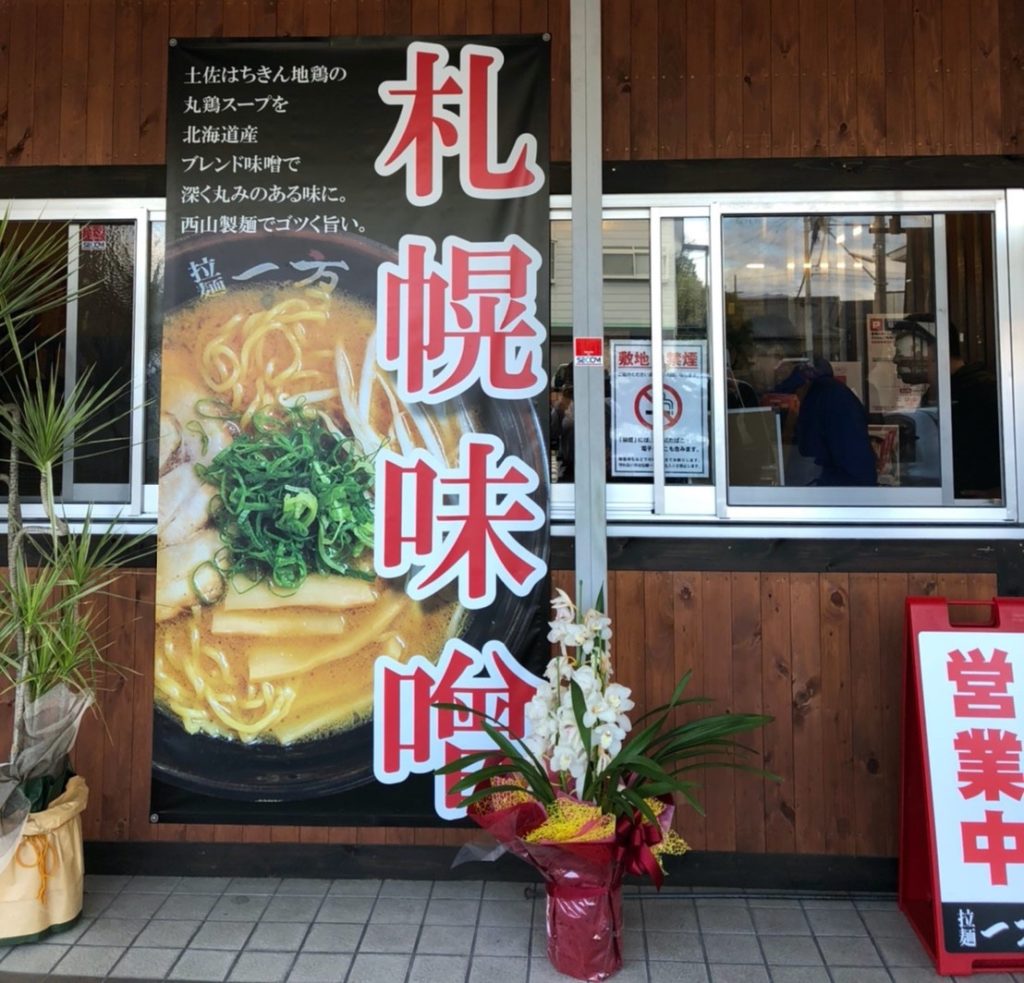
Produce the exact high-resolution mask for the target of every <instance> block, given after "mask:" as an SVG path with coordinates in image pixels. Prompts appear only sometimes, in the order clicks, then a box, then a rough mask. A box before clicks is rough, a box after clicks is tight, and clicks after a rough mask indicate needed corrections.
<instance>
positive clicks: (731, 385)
mask: <svg viewBox="0 0 1024 983" xmlns="http://www.w3.org/2000/svg"><path fill="white" fill-rule="evenodd" d="M1014 194H1016V193H1015V192H1009V193H1004V192H989V193H985V192H948V193H943V194H935V195H932V194H929V193H925V192H900V193H892V194H883V193H867V192H865V193H856V194H854V193H845V194H839V193H828V194H824V193H823V194H820V195H818V196H816V198H815V201H814V208H813V210H812V209H810V208H808V202H807V196H806V195H797V194H786V193H779V194H775V195H761V196H758V198H757V199H756V200H751V199H749V198H747V197H744V196H743V195H739V194H736V195H721V196H716V198H715V199H714V200H710V199H705V200H704V201H701V200H700V198H699V196H696V195H692V196H691V195H686V196H683V195H678V196H648V197H647V198H646V199H640V198H639V197H634V196H617V197H615V198H614V199H610V200H609V201H608V203H607V204H606V207H605V212H604V222H603V234H604V245H603V257H604V258H603V263H604V277H605V285H604V330H605V339H606V342H605V345H606V356H605V358H606V378H607V382H606V387H607V388H606V400H605V402H606V414H605V415H606V423H607V441H608V443H607V460H606V480H607V482H608V518H609V521H612V522H614V521H622V522H631V521H644V522H648V521H650V520H652V519H653V520H656V521H657V520H662V521H664V520H669V521H673V520H674V521H677V522H690V521H695V520H696V521H701V522H707V521H709V520H720V521H727V522H728V521H741V522H771V523H787V524H788V523H805V522H808V521H811V522H813V521H818V522H830V523H834V522H850V523H864V522H882V523H889V522H903V523H918V522H943V523H949V522H970V521H978V520H980V521H986V522H999V521H1006V520H1007V519H1015V518H1016V487H1017V467H1016V463H1015V457H1014V446H1013V441H1012V440H1011V434H1012V432H1013V430H1012V420H1011V417H1012V414H1013V401H1012V395H1011V394H1012V388H1011V386H1010V382H1009V380H1010V374H1011V373H1010V369H1011V366H1010V358H1009V351H1010V346H1009V304H1008V300H1009V286H1010V284H1009V275H1008V269H1007V265H1006V256H1007V250H1008V247H1009V245H1010V233H1009V232H1008V221H1007V219H1008V204H1007V203H1008V200H1011V199H1013V195H1014ZM641 202H642V203H643V205H645V206H646V207H638V206H639V205H640V203H641ZM563 214H564V213H560V212H559V211H558V210H557V209H556V212H555V221H554V222H553V224H552V229H553V232H552V239H553V240H554V242H555V248H556V250H558V262H559V265H558V275H557V276H556V277H555V278H554V280H553V287H552V328H553V331H552V338H553V345H552V355H553V360H552V369H553V372H552V376H553V384H554V390H555V393H556V395H553V405H554V404H557V401H558V398H559V397H558V396H557V393H558V392H560V391H562V390H563V389H564V386H565V383H566V379H567V378H568V379H569V380H570V382H571V367H570V366H569V365H568V364H567V360H568V354H567V353H568V351H569V338H570V334H571V328H570V325H571V303H569V304H566V303H565V301H570V302H571V283H570V280H569V277H570V264H569V262H568V261H567V260H568V259H571V256H570V254H569V252H568V250H569V245H568V239H569V222H568V221H567V220H565V218H563ZM645 234H646V235H648V236H649V239H650V242H649V245H647V246H646V256H647V257H648V258H649V257H650V256H652V255H656V256H657V257H658V261H657V263H655V264H651V263H650V262H649V261H648V262H647V263H646V265H645V267H644V270H645V273H646V275H647V276H648V277H651V275H652V271H653V274H654V275H653V278H652V279H650V280H649V281H637V280H636V279H635V276H636V273H637V267H636V266H635V265H632V266H630V265H628V264H627V259H626V258H627V257H629V258H630V263H632V262H633V258H635V257H637V256H640V255H643V254H644V252H645V243H644V241H643V238H644V235H645ZM613 270H614V274H615V275H613V276H609V272H610V271H613ZM630 271H632V274H633V276H632V277H631V276H629V275H627V274H628V273H629V272H630ZM638 282H642V283H643V286H644V287H645V288H646V290H647V291H648V298H647V299H646V302H636V301H637V298H635V297H632V296H631V297H628V298H627V297H626V296H624V295H618V294H616V293H615V291H616V290H619V289H623V290H628V289H632V288H634V287H635V286H636V284H637V283H638ZM620 285H621V287H620ZM559 298H564V300H563V301H560V299H559ZM648 311H649V313H650V317H649V319H648V318H646V317H643V318H641V317H637V316H636V315H637V313H638V312H643V313H644V314H647V312H648ZM630 312H632V316H630ZM652 325H656V326H657V329H653V328H652ZM560 366H561V369H560ZM656 405H660V406H661V413H655V412H654V407H655V406H656ZM557 412H558V410H557V406H556V408H555V409H554V410H553V419H554V418H555V416H556V415H557ZM553 439H555V438H553ZM554 454H556V452H555V451H554V450H553V455H554ZM555 473H556V481H557V482H558V483H559V484H564V483H566V482H568V481H569V480H570V479H571V476H572V475H571V472H569V471H562V472H561V473H558V468H557V466H556V469H555ZM553 502H554V506H555V509H554V517H555V519H556V521H557V520H558V519H559V518H565V519H569V518H571V516H572V497H571V492H570V489H569V488H567V487H558V486H556V489H555V495H554V496H553Z"/></svg>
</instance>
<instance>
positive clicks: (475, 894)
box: [430, 881, 484, 901]
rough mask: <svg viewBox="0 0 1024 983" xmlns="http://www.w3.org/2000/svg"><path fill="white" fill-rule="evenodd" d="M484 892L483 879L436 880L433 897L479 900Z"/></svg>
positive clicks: (432, 892) (431, 894)
mask: <svg viewBox="0 0 1024 983" xmlns="http://www.w3.org/2000/svg"><path fill="white" fill-rule="evenodd" d="M483 893H484V882H483V881H434V888H433V890H432V891H431V892H430V897H431V899H434V898H449V899H451V900H453V901H461V900H468V899H473V900H479V899H480V898H481V897H482V896H483Z"/></svg>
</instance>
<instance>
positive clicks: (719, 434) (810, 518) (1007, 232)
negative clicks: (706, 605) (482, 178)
mask: <svg viewBox="0 0 1024 983" xmlns="http://www.w3.org/2000/svg"><path fill="white" fill-rule="evenodd" d="M570 204H571V203H570V199H569V197H568V196H552V199H551V219H552V220H559V219H561V220H571V212H570ZM0 207H6V208H7V209H8V211H9V214H10V217H11V219H12V220H15V221H32V220H43V221H65V222H88V221H133V222H135V224H136V225H135V227H136V233H137V234H136V244H135V250H136V255H135V261H136V271H137V272H136V277H135V286H134V297H133V304H134V308H133V323H132V352H131V361H132V400H131V405H132V410H131V458H130V469H131V473H130V481H129V495H128V499H129V500H128V502H127V503H122V504H113V503H102V504H95V505H92V506H90V505H89V504H88V503H85V502H67V503H65V504H64V505H63V506H62V507H63V509H64V511H65V513H66V515H67V516H68V518H69V519H70V520H72V521H73V522H74V521H76V520H77V521H81V519H83V518H84V517H85V514H86V512H87V511H91V513H92V515H93V516H94V517H96V518H100V519H120V520H121V522H122V524H123V526H124V528H126V529H128V528H131V529H135V530H139V529H149V530H152V529H153V528H155V521H156V510H157V487H156V486H155V485H144V484H143V474H144V464H145V454H144V444H143V440H144V436H145V435H144V423H145V421H144V400H145V359H146V311H147V298H148V291H149V265H150V257H149V245H150V233H151V223H152V222H158V221H165V220H166V207H165V202H164V200H163V199H162V198H124V199H111V198H76V199H64V200H55V199H19V200H10V201H7V202H2V201H0ZM879 211H887V212H892V211H895V212H899V211H918V212H930V213H932V214H937V215H940V214H942V213H948V212H955V211H990V212H991V213H992V214H993V219H994V229H995V249H994V264H995V275H996V295H995V302H996V319H997V332H996V333H997V337H998V344H999V379H1000V387H1001V388H1000V401H1001V427H1002V435H1001V436H1002V451H1003V471H1004V485H1005V487H1004V499H1005V501H1004V504H1003V505H1001V506H992V505H964V504H957V505H935V506H921V505H916V506H903V505H899V504H882V505H862V506H858V505H851V506H831V505H827V504H818V503H814V502H811V501H807V500H806V498H805V499H804V501H803V502H802V503H800V504H773V503H766V504H755V505H740V504H735V503H730V502H729V494H728V487H727V483H726V482H727V470H726V450H727V449H726V443H725V440H726V436H725V428H726V418H725V414H724V407H725V397H726V394H725V384H726V380H725V375H724V372H723V371H720V370H718V367H720V366H724V364H725V359H724V350H725V342H724V337H725V333H724V295H723V291H722V275H723V274H722V250H721V220H722V217H723V216H728V215H733V214H735V215H740V214H744V215H750V214H773V213H778V214H814V213H818V212H820V213H823V214H838V213H843V212H846V213H858V212H860V213H864V212H867V213H872V212H879ZM602 213H603V216H602V217H603V218H605V219H642V220H646V221H647V222H648V223H649V224H648V229H649V235H650V256H651V257H658V265H657V267H655V265H654V260H653V259H652V260H651V264H652V265H651V269H652V272H653V271H654V270H655V269H657V271H658V275H657V276H651V277H650V281H649V282H650V291H651V324H652V326H653V325H658V324H660V323H661V283H662V278H661V272H662V271H661V256H662V251H661V226H662V219H665V218H676V217H684V218H685V217H701V216H703V217H707V218H708V220H709V223H710V247H709V255H710V263H709V291H710V298H711V301H710V321H709V337H708V342H709V346H708V347H709V364H710V365H711V366H712V370H711V380H710V396H711V400H712V419H711V424H712V426H711V434H712V475H713V477H714V484H711V485H707V486H674V485H667V484H666V482H665V476H664V458H663V454H661V453H658V450H659V448H660V447H663V436H664V435H663V433H661V432H660V431H661V426H660V421H658V419H657V415H656V427H655V431H656V435H655V440H656V445H655V451H656V455H655V460H656V462H657V465H656V468H655V475H654V480H652V481H651V482H646V483H643V484H641V483H637V484H619V483H615V484H609V485H608V487H607V492H608V512H607V515H608V521H609V534H610V535H636V536H645V537H676V536H685V535H701V536H711V537H722V538H746V537H762V536H771V537H780V536H785V537H815V536H821V535H828V536H829V537H831V538H843V537H849V538H860V537H864V538H867V537H869V536H871V535H881V536H887V537H893V536H901V535H903V536H918V535H920V534H921V532H920V528H921V527H929V528H934V529H936V530H937V535H940V536H941V537H942V538H947V539H952V538H977V537H979V536H988V537H990V538H1005V537H1016V536H1018V535H1019V525H1018V523H1019V489H1020V488H1022V487H1024V473H1022V472H1024V400H1017V399H1015V398H1014V395H1015V394H1014V388H1013V380H1014V379H1022V380H1024V343H1021V342H1018V343H1017V344H1016V345H1015V344H1014V338H1015V337H1019V338H1024V278H1021V272H1022V271H1024V188H1011V189H1006V190H999V189H997V190H972V191H935V192H931V191H889V192H825V193H815V194H814V196H813V198H809V196H808V195H807V194H805V193H799V192H773V193H770V194H758V195H754V194H747V193H742V194H741V193H736V194H718V195H709V194H700V195H697V194H692V195H688V194H669V195H653V194H650V195H606V196H605V197H604V200H603V207H602ZM939 238H940V237H939V236H938V235H937V236H936V241H937V247H938V239H939ZM943 246H944V242H943ZM1011 269H1012V270H1014V271H1016V272H1017V274H1018V278H1019V279H1020V280H1021V282H1020V283H1019V284H1013V283H1011V280H1010V270H1011ZM940 300H941V298H940ZM660 334H661V333H660V332H658V331H653V330H652V349H653V347H654V346H655V345H657V347H658V349H659V351H660V341H661V338H660ZM940 344H941V341H940ZM657 354H658V353H655V356H656V357H655V358H654V365H655V371H654V385H655V387H656V389H655V396H656V397H657V394H658V392H659V391H660V387H661V386H662V385H663V379H662V374H661V359H660V358H659V357H657ZM768 490H769V491H771V489H768ZM849 491H850V489H845V490H844V494H845V493H847V492H849ZM864 491H866V492H869V493H874V496H873V497H875V500H877V493H878V492H879V489H865V490H864ZM826 494H827V492H826ZM25 513H26V518H28V519H29V520H33V519H36V518H39V517H41V507H40V506H38V505H36V504H33V503H26V505H25ZM573 514H574V495H573V486H572V485H571V484H555V485H553V486H552V494H551V518H552V531H553V533H554V534H556V535H560V534H569V533H571V532H572V525H571V523H572V519H573ZM899 527H902V531H900V528H899ZM915 530H917V531H915Z"/></svg>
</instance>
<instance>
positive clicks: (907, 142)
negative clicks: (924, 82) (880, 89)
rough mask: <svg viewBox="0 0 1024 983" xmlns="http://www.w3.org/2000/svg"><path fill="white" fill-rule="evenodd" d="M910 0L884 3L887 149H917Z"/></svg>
mask: <svg viewBox="0 0 1024 983" xmlns="http://www.w3.org/2000/svg"><path fill="white" fill-rule="evenodd" d="M913 26H914V22H913V8H912V3H911V0H887V2H886V4H885V141H886V153H887V154H890V155H892V156H901V155H903V156H905V155H909V154H914V153H916V152H917V150H916V144H915V140H914V30H913Z"/></svg>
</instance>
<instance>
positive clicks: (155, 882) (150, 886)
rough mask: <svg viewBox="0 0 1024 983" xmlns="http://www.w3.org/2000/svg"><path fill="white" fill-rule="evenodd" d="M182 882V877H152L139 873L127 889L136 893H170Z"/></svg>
mask: <svg viewBox="0 0 1024 983" xmlns="http://www.w3.org/2000/svg"><path fill="white" fill-rule="evenodd" d="M180 883H181V878H180V877H151V876H149V875H146V874H138V875H136V876H135V877H133V878H132V879H131V882H130V883H129V884H128V885H127V887H126V888H125V890H126V891H132V892H134V893H136V894H141V893H152V894H170V893H171V891H173V890H174V889H175V888H176V887H177V886H178V884H180Z"/></svg>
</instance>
